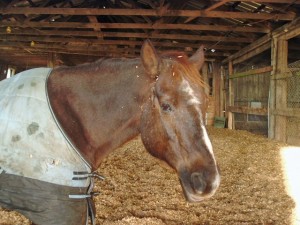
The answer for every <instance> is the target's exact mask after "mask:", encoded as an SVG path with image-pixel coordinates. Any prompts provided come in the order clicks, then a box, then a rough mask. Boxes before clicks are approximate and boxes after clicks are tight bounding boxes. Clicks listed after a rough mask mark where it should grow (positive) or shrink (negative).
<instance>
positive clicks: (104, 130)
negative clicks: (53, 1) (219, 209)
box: [0, 40, 220, 225]
mask: <svg viewBox="0 0 300 225" xmlns="http://www.w3.org/2000/svg"><path fill="white" fill-rule="evenodd" d="M203 62H204V51H203V46H201V47H200V48H199V49H198V50H197V51H196V52H195V53H194V54H193V55H192V56H191V57H188V56H187V55H186V54H184V53H182V52H175V51H168V52H163V53H161V54H159V53H158V52H157V50H156V49H155V48H154V46H153V44H152V43H151V41H149V40H146V41H144V43H143V45H142V48H141V53H140V57H138V58H102V59H99V60H98V61H96V62H93V63H86V64H81V65H77V66H73V67H67V66H61V67H57V68H54V69H50V68H35V69H30V70H27V71H24V72H22V73H20V74H18V75H15V76H14V77H12V78H9V79H6V80H4V81H1V82H0V92H1V93H0V108H1V112H0V134H1V135H0V136H1V137H0V181H1V183H0V206H1V207H4V208H8V209H11V210H16V211H18V212H20V213H21V214H23V215H25V216H26V217H27V218H29V219H30V220H31V221H32V222H33V223H34V224H43V225H53V224H68V225H72V224H76V225H77V224H88V221H89V217H88V216H90V221H91V222H92V223H93V224H94V223H95V209H94V204H93V198H92V197H93V183H94V179H95V177H99V176H98V175H97V174H96V173H95V172H94V171H96V170H97V168H98V167H99V165H100V164H101V162H102V161H103V159H104V158H105V157H106V156H107V155H108V154H109V153H110V152H111V151H113V150H114V149H116V148H118V147H120V146H122V145H123V144H124V143H126V142H128V141H129V140H131V139H133V138H135V137H137V136H138V135H140V137H141V139H142V142H143V145H144V146H145V149H146V150H147V151H148V152H149V153H150V154H151V155H153V156H154V157H156V158H158V159H160V160H161V161H162V162H165V163H166V164H168V165H169V166H170V167H171V168H173V169H174V171H175V172H176V173H177V175H178V177H179V181H180V184H181V186H182V190H183V195H184V197H185V199H186V200H187V201H188V202H200V201H203V200H205V199H207V198H209V197H211V196H213V195H214V193H215V192H216V190H217V188H218V187H219V185H220V172H219V167H218V165H217V162H216V159H215V156H214V153H213V148H212V144H211V141H210V139H209V137H208V133H207V130H206V127H205V113H206V109H207V105H208V100H207V99H208V98H207V96H206V93H205V83H204V82H203V79H202V78H201V75H200V73H199V71H200V69H201V67H202V64H203Z"/></svg>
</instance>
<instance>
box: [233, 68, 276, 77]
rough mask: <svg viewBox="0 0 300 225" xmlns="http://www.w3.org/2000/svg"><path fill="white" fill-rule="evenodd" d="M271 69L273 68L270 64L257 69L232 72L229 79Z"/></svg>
mask: <svg viewBox="0 0 300 225" xmlns="http://www.w3.org/2000/svg"><path fill="white" fill-rule="evenodd" d="M272 70H273V67H272V66H266V67H262V68H258V69H253V70H248V71H245V72H242V73H235V74H232V75H231V76H229V79H234V78H239V77H246V76H251V75H257V74H262V73H266V72H271V71H272Z"/></svg>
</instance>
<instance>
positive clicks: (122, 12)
mask: <svg viewBox="0 0 300 225" xmlns="http://www.w3.org/2000/svg"><path fill="white" fill-rule="evenodd" d="M0 14H22V15H24V14H40V15H53V14H55V15H73V16H74V15H85V16H89V15H90V16H92V15H95V16H100V15H101V16H157V17H162V16H167V17H168V16H174V17H178V16H180V17H208V18H220V17H222V18H231V19H232V18H235V19H238V18H239V19H253V20H287V21H291V20H293V19H294V18H295V16H294V15H291V14H282V13H276V14H272V13H248V12H224V11H205V10H170V9H166V10H163V11H159V10H154V9H112V8H109V9H95V8H38V7H34V8H31V7H30V8H25V7H10V8H0Z"/></svg>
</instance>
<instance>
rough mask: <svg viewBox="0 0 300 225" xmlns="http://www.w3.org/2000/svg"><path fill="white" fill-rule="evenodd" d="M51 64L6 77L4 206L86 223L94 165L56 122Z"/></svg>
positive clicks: (0, 162)
mask: <svg viewBox="0 0 300 225" xmlns="http://www.w3.org/2000/svg"><path fill="white" fill-rule="evenodd" d="M50 72H51V69H49V68H37V69H32V70H28V71H24V72H22V73H20V74H18V75H15V76H13V77H12V78H10V79H6V80H4V81H1V82H0V206H1V207H4V208H8V209H12V210H16V211H18V212H20V213H22V214H23V215H25V216H26V217H27V218H29V219H30V220H32V221H33V222H34V223H35V224H39V225H54V224H55V225H58V224H60V225H64V224H65V225H67V224H68V225H73V224H74V225H75V224H76V225H81V224H82V225H83V224H86V221H87V213H88V212H90V214H94V212H93V211H92V208H93V201H92V199H91V198H90V197H89V193H90V192H91V191H92V184H93V180H92V178H91V177H90V175H91V167H90V165H89V164H88V163H87V162H86V161H85V160H84V158H83V157H82V156H81V155H80V154H79V152H78V150H76V148H75V147H74V146H73V145H72V143H71V141H70V140H69V139H68V138H67V136H66V135H65V134H64V132H63V130H62V128H61V127H60V125H59V123H58V122H57V121H56V118H55V116H54V114H53V113H52V109H51V107H50V104H49V101H48V99H47V91H46V82H47V77H48V75H49V74H50Z"/></svg>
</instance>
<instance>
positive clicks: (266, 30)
mask: <svg viewBox="0 0 300 225" xmlns="http://www.w3.org/2000/svg"><path fill="white" fill-rule="evenodd" d="M5 26H10V27H42V28H46V27H49V28H74V27H76V28H91V29H94V30H95V29H99V30H100V29H154V30H155V29H156V30H158V29H161V30H198V31H224V32H227V31H232V32H246V33H248V32H253V33H269V32H270V31H271V30H270V29H269V28H266V27H262V28H261V27H250V26H224V25H198V24H160V23H154V24H148V23H80V22H26V23H23V22H10V21H1V24H0V27H5Z"/></svg>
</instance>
